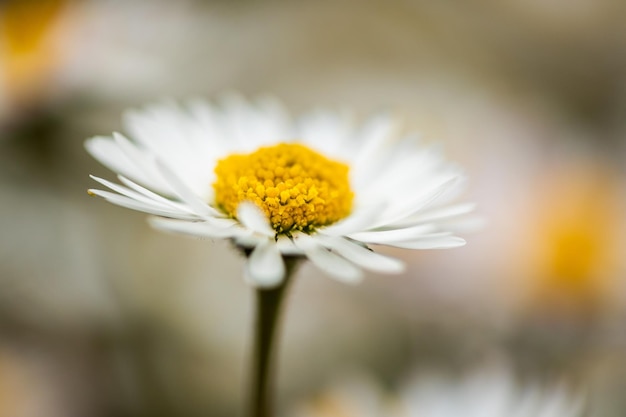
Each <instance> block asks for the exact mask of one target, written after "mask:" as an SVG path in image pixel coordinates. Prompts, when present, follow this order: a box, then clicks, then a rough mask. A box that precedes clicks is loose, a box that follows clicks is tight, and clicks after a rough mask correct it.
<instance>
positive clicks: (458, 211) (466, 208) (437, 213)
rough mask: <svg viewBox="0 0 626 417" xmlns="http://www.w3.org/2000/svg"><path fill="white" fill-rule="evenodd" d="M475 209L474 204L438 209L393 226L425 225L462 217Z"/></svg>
mask: <svg viewBox="0 0 626 417" xmlns="http://www.w3.org/2000/svg"><path fill="white" fill-rule="evenodd" d="M475 209H476V204H475V203H464V204H457V205H453V206H447V207H439V208H436V209H434V210H431V211H428V212H425V213H418V214H415V215H413V216H411V217H409V218H407V219H405V220H403V221H402V223H399V224H394V226H396V225H397V226H402V225H414V224H417V223H426V222H431V221H434V220H444V219H449V218H453V217H457V216H462V215H464V214H468V213H471V212H472V211H474V210H475Z"/></svg>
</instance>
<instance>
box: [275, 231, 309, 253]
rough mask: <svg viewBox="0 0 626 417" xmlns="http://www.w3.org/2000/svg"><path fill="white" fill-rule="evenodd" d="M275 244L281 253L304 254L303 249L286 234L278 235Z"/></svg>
mask: <svg viewBox="0 0 626 417" xmlns="http://www.w3.org/2000/svg"><path fill="white" fill-rule="evenodd" d="M276 245H277V246H278V250H279V251H280V253H282V254H283V255H291V256H301V255H304V251H303V250H302V249H300V248H298V247H297V246H296V245H295V244H294V243H293V241H292V240H291V239H289V238H288V237H287V236H282V235H281V236H279V237H278V240H277V241H276Z"/></svg>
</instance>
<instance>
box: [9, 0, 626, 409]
mask: <svg viewBox="0 0 626 417" xmlns="http://www.w3.org/2000/svg"><path fill="white" fill-rule="evenodd" d="M624 16H626V3H625V2H623V1H621V0H549V1H540V0H531V1H528V0H512V1H508V2H500V1H496V0H464V1H460V0H459V1H454V0H447V1H428V0H397V1H384V0H372V1H368V2H362V1H357V0H317V1H306V0H291V1H288V0H269V1H261V0H239V1H234V0H232V1H225V0H221V1H220V0H213V1H199V0H198V1H192V0H189V1H177V2H171V1H169V2H168V1H165V0H125V1H122V0H117V1H116V0H100V1H98V0H91V1H90V0H83V1H80V0H74V1H72V0H41V1H28V0H15V1H11V0H9V1H5V2H2V3H1V4H0V230H1V235H0V416H2V417H39V416H45V417H56V416H59V417H60V416H63V417H83V416H95V417H98V416H103V417H104V416H106V417H108V416H111V417H118V416H119V417H122V416H146V417H148V416H150V417H151V416H159V417H160V416H183V415H184V416H200V415H203V416H206V415H210V416H214V417H221V416H224V417H226V416H233V415H241V414H242V413H243V410H244V401H245V391H246V377H247V360H248V348H249V344H250V337H249V333H250V328H251V315H252V297H251V290H250V288H248V287H247V286H246V285H245V284H244V282H243V280H242V278H241V276H242V275H241V266H242V260H241V259H240V258H239V257H238V255H237V254H236V253H235V252H234V251H232V250H231V248H230V247H229V246H228V245H227V244H225V243H211V242H208V241H198V240H193V239H186V238H183V237H176V236H170V235H164V234H161V233H158V232H156V231H153V230H151V229H150V228H149V227H148V225H147V222H146V221H145V220H146V216H145V215H143V214H140V213H136V212H132V211H130V210H125V209H122V208H119V207H116V206H113V205H110V204H107V203H105V202H103V201H101V200H98V199H92V198H89V197H88V195H87V193H86V189H87V188H90V187H92V186H93V185H94V184H93V182H92V181H91V180H90V179H89V178H88V174H90V173H92V174H96V175H98V176H102V177H104V178H109V179H112V178H114V176H113V174H112V173H110V172H108V171H107V170H106V169H105V168H103V167H102V166H100V165H99V164H98V163H96V162H95V161H94V160H92V159H91V158H90V157H89V156H88V155H87V153H86V152H85V151H84V148H83V142H84V140H85V139H86V138H88V137H90V136H94V135H101V134H109V133H110V132H112V131H116V130H122V129H123V126H122V124H121V114H122V112H123V111H124V109H126V108H129V107H138V106H141V105H143V104H144V103H146V102H150V101H155V100H158V99H161V98H164V97H172V98H175V99H180V100H185V99H189V98H195V97H200V98H212V97H214V96H215V95H216V94H219V93H222V92H225V91H239V92H241V93H242V94H244V95H246V96H251V97H254V96H256V95H259V94H272V95H275V96H277V97H279V98H280V99H282V100H283V101H284V102H285V103H286V105H287V106H288V107H289V109H290V110H291V111H292V114H298V113H300V112H302V111H306V110H308V109H311V108H314V107H317V106H322V107H330V108H337V109H339V108H342V107H343V106H345V107H349V108H354V109H356V111H357V113H358V114H359V115H362V116H367V115H368V114H371V113H372V112H375V111H379V110H391V111H393V112H396V113H397V114H398V115H399V116H400V117H402V118H403V120H404V121H405V123H406V125H407V126H408V127H409V128H411V129H414V130H417V131H420V132H421V133H422V136H423V138H424V141H425V142H431V141H432V142H441V143H443V147H444V149H445V151H446V154H447V155H448V157H449V158H450V159H452V160H454V161H457V162H458V163H459V164H460V165H461V166H464V167H465V168H466V170H467V172H468V175H469V178H470V182H469V189H468V192H467V195H466V196H465V199H468V200H474V201H476V202H478V205H479V213H480V214H481V215H482V216H484V217H485V218H486V219H488V223H487V226H486V227H485V229H484V230H483V231H482V232H480V233H476V234H474V235H470V236H466V238H467V240H468V245H467V246H466V247H464V248H461V249H455V250H451V251H423V252H410V251H406V252H405V251H394V250H390V249H382V251H384V252H386V253H389V254H392V255H394V256H398V257H401V258H403V259H404V260H406V261H407V262H408V263H409V265H410V266H409V269H408V271H407V273H406V274H404V275H402V276H374V275H371V276H368V277H367V279H366V280H365V282H364V283H363V284H362V285H359V286H356V287H351V286H346V285H344V284H340V283H337V282H335V281H333V280H331V279H328V278H327V277H324V276H321V275H320V274H319V273H317V271H315V270H314V269H312V268H310V267H309V266H308V265H307V266H304V267H303V268H302V270H301V271H300V276H299V277H298V280H297V282H296V283H295V285H294V287H293V288H292V292H291V294H290V297H289V299H288V304H287V311H288V314H287V315H286V316H285V317H284V318H285V319H286V321H285V322H284V327H283V334H282V336H283V340H282V346H281V357H280V370H279V375H278V377H279V380H278V387H277V388H278V409H279V410H281V412H282V415H285V416H289V415H295V414H290V411H289V410H293V409H299V407H303V404H304V407H307V405H306V404H315V403H316V401H317V402H318V403H319V401H321V400H320V395H322V394H320V393H323V392H326V391H327V390H329V389H331V388H329V387H333V386H336V384H338V382H337V381H340V380H342V379H343V378H344V377H345V375H353V374H355V373H358V374H359V375H367V378H368V379H369V380H374V381H376V384H378V385H379V386H381V387H384V389H385V390H387V391H389V392H395V391H398V390H402V386H403V383H404V382H403V381H405V380H406V379H407V378H409V377H410V375H414V374H417V375H421V374H425V373H432V372H436V373H438V374H443V375H448V376H449V375H456V374H458V373H460V372H461V373H462V372H465V371H466V370H469V369H471V368H473V367H475V366H476V364H478V363H483V362H485V361H487V362H489V361H493V360H494V358H496V359H495V360H497V361H500V362H505V363H506V364H507V367H508V368H510V369H512V370H513V371H512V373H513V374H514V375H515V377H514V378H516V380H520V381H537V383H538V384H544V383H545V384H549V383H551V381H555V380H558V381H564V383H565V385H566V386H567V387H571V390H572V392H576V393H580V395H581V396H584V398H585V399H586V401H588V410H589V415H593V416H598V417H613V416H614V417H621V416H624V415H626V398H625V397H624V395H623V392H624V389H625V388H626V163H625V161H626V26H624ZM485 390H486V391H485V395H487V396H488V395H489V391H488V390H489V387H488V385H486V386H485ZM322 408H323V407H318V408H317V409H320V410H321V409H322ZM312 409H316V408H315V407H313V408H312ZM328 410H330V408H328V407H326V411H325V412H326V413H327V414H321V413H320V414H315V415H319V416H322V415H324V416H336V417H339V416H343V415H345V414H340V413H339V412H337V413H335V414H333V412H332V410H331V411H328ZM307 415H309V414H307ZM359 417H362V416H359Z"/></svg>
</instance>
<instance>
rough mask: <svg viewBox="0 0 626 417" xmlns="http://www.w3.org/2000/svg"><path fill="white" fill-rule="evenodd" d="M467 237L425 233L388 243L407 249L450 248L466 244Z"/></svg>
mask: <svg viewBox="0 0 626 417" xmlns="http://www.w3.org/2000/svg"><path fill="white" fill-rule="evenodd" d="M465 243H466V242H465V239H461V238H460V237H457V236H453V235H452V234H450V233H434V234H432V235H425V236H422V237H421V238H419V239H417V240H407V241H402V242H390V243H386V245H388V246H395V247H397V248H405V249H450V248H458V247H461V246H465Z"/></svg>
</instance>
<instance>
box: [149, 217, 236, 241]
mask: <svg viewBox="0 0 626 417" xmlns="http://www.w3.org/2000/svg"><path fill="white" fill-rule="evenodd" d="M148 221H149V223H150V225H151V226H152V227H154V228H155V229H160V230H164V231H166V232H173V233H179V234H184V235H190V236H197V237H207V238H211V239H226V238H232V237H237V236H243V235H244V234H245V233H246V231H245V230H243V229H241V228H238V227H235V226H232V227H215V226H212V225H211V224H209V223H208V222H206V221H198V222H189V221H181V220H171V219H164V218H161V217H152V218H150V219H148Z"/></svg>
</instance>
